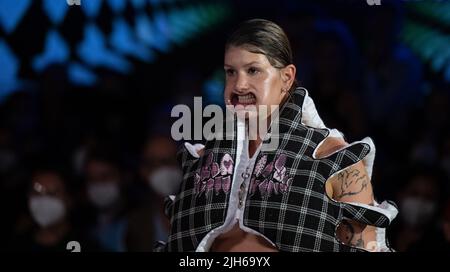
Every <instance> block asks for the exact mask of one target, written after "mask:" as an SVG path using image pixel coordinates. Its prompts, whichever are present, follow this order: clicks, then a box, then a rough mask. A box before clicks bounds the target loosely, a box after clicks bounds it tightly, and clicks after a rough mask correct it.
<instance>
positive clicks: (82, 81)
mask: <svg viewBox="0 0 450 272" xmlns="http://www.w3.org/2000/svg"><path fill="white" fill-rule="evenodd" d="M67 74H68V77H69V80H70V81H71V82H72V83H74V84H76V85H81V86H92V85H94V84H95V83H96V81H97V76H96V75H95V74H94V73H93V72H92V71H90V70H89V69H88V68H87V67H85V66H84V65H82V64H80V63H76V62H74V63H71V64H70V65H69V67H68V69H67Z"/></svg>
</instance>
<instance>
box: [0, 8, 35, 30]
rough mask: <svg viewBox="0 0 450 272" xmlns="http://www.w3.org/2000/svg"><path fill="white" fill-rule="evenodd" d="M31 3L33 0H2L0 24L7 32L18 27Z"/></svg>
mask: <svg viewBox="0 0 450 272" xmlns="http://www.w3.org/2000/svg"><path fill="white" fill-rule="evenodd" d="M30 5H31V0H14V1H11V0H0V24H1V25H2V26H3V29H4V30H5V32H6V33H11V32H13V31H14V29H16V27H17V24H18V23H19V22H20V20H21V19H22V17H23V16H24V15H25V13H26V11H27V10H28V8H29V7H30Z"/></svg>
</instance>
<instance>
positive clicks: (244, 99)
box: [238, 93, 256, 104]
mask: <svg viewBox="0 0 450 272" xmlns="http://www.w3.org/2000/svg"><path fill="white" fill-rule="evenodd" d="M238 101H239V103H242V104H254V103H255V102H256V97H255V96H254V95H253V94H251V93H250V94H246V95H238Z"/></svg>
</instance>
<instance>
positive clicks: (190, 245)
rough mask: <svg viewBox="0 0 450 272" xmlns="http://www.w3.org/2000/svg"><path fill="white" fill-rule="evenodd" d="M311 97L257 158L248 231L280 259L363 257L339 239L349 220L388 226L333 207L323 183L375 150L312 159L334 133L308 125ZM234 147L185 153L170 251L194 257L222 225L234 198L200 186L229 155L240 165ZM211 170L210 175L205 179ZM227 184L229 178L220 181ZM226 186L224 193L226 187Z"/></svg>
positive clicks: (286, 109) (285, 111) (372, 214)
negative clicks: (284, 254) (311, 254)
mask: <svg viewBox="0 0 450 272" xmlns="http://www.w3.org/2000/svg"><path fill="white" fill-rule="evenodd" d="M305 94H306V91H305V90H304V89H302V88H298V89H296V90H295V92H294V94H293V96H292V99H291V100H289V101H288V102H287V103H285V104H284V106H283V108H282V109H281V113H280V118H279V135H272V138H273V137H279V140H280V141H279V147H278V149H276V150H274V151H272V152H268V151H261V152H260V153H259V154H258V157H257V160H256V161H257V163H256V166H255V169H254V171H253V174H252V177H251V181H250V190H249V191H248V195H247V200H246V202H245V211H244V222H243V223H244V225H245V226H247V227H249V228H251V229H254V230H256V231H258V232H259V233H261V234H263V235H264V236H266V237H267V238H268V239H270V240H271V241H272V242H273V243H274V244H275V245H276V246H277V247H278V249H279V250H280V251H291V252H298V251H361V249H357V248H353V247H350V246H346V245H344V244H342V243H341V242H339V241H338V240H337V239H336V237H335V230H336V226H337V225H338V224H339V223H340V221H341V220H343V219H344V218H350V219H354V220H357V221H360V222H363V223H365V224H369V225H376V226H379V227H386V225H387V224H389V219H388V218H387V217H386V216H385V215H383V214H381V213H378V212H376V211H373V210H369V209H365V208H363V207H358V206H352V205H350V204H346V203H340V202H335V201H333V200H331V199H330V198H329V197H328V196H327V195H326V192H325V182H326V180H327V179H328V178H329V177H330V176H331V175H333V174H334V173H336V172H338V171H339V170H342V169H344V168H346V167H348V166H350V165H352V164H355V163H357V162H358V161H360V160H362V159H363V158H364V157H365V156H366V155H367V154H368V153H369V151H370V147H369V145H367V144H364V143H356V144H351V145H349V146H348V147H346V148H344V149H342V150H340V151H338V152H336V153H334V154H332V155H331V156H328V157H326V158H322V159H314V158H313V152H314V150H315V149H316V148H317V146H318V145H319V143H320V142H322V141H323V140H324V139H325V138H326V137H327V136H328V134H329V131H328V130H327V129H316V128H311V127H307V126H305V125H303V124H302V122H301V112H302V111H301V106H302V105H303V100H304V97H305ZM235 131H236V129H235ZM233 139H234V140H221V141H219V140H215V141H209V142H207V143H206V145H205V153H204V155H203V156H202V157H200V158H199V159H196V158H194V157H192V156H191V155H190V154H189V152H187V151H186V150H184V149H183V150H181V151H180V153H179V161H180V163H181V165H182V168H183V172H184V173H185V174H184V178H183V183H182V185H181V190H180V193H179V194H178V195H177V196H176V198H175V200H174V203H173V205H170V206H169V208H168V210H167V211H168V213H169V216H170V219H171V224H172V229H171V233H170V236H169V240H168V243H167V245H166V250H168V251H193V250H195V249H196V247H197V246H198V244H199V243H200V241H201V240H202V238H203V237H204V236H205V235H206V234H207V233H208V232H209V231H211V230H212V229H214V228H216V227H219V226H221V225H222V224H223V223H224V221H225V218H226V211H227V207H228V202H229V191H228V192H227V190H225V189H224V190H220V188H219V190H215V189H216V185H217V184H218V183H217V182H216V183H213V182H211V185H209V183H208V182H206V181H205V182H204V183H203V185H202V183H201V179H202V178H203V176H206V178H208V177H212V176H213V175H212V174H211V173H213V172H214V173H215V174H214V176H216V178H217V177H218V176H219V173H221V172H220V171H217V170H216V171H214V167H210V166H212V165H213V164H214V163H215V165H217V166H216V168H217V167H218V165H219V163H220V161H221V159H222V160H223V157H224V156H227V155H226V154H228V155H230V156H231V158H232V160H233V161H235V150H236V140H235V139H236V137H234V138H233ZM268 141H269V140H266V141H265V142H268ZM222 165H223V163H221V166H220V169H222ZM207 169H210V170H211V173H210V172H207V173H206V174H205V175H203V173H204V170H207ZM199 173H201V177H200V175H199ZM225 174H226V173H225ZM225 178H228V177H220V178H219V179H218V180H219V181H220V180H221V179H225ZM210 180H211V179H210ZM231 180H233V179H232V176H231ZM219 186H220V185H219ZM221 186H222V188H225V185H224V183H221ZM227 188H229V187H227Z"/></svg>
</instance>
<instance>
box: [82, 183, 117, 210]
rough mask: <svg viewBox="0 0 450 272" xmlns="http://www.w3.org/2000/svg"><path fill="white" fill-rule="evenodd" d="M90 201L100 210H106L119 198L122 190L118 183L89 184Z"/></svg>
mask: <svg viewBox="0 0 450 272" xmlns="http://www.w3.org/2000/svg"><path fill="white" fill-rule="evenodd" d="M87 193H88V197H89V200H90V201H91V202H92V203H93V204H94V205H95V206H96V207H98V208H106V207H109V206H110V205H112V204H113V203H114V202H116V200H117V199H118V198H119V194H120V189H119V184H118V182H115V181H110V182H96V183H91V184H89V186H88V188H87Z"/></svg>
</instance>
